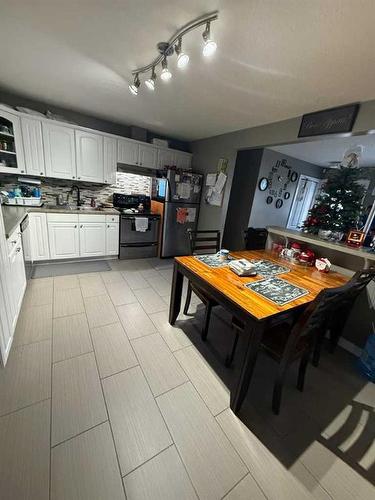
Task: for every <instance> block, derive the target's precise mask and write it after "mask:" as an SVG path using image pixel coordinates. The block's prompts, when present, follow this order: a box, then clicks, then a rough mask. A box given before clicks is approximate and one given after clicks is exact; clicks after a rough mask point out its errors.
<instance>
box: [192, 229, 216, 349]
mask: <svg viewBox="0 0 375 500" xmlns="http://www.w3.org/2000/svg"><path fill="white" fill-rule="evenodd" d="M187 234H188V237H189V243H190V252H191V254H192V255H202V254H207V253H212V254H214V253H217V252H218V251H219V250H220V231H218V230H208V231H202V230H200V231H193V230H191V229H188V230H187ZM192 292H194V293H195V295H197V297H199V299H200V300H201V301H202V302H203V304H204V306H205V312H204V321H203V327H202V332H201V337H202V340H206V339H207V333H208V328H209V326H210V318H211V311H212V308H213V307H215V306H217V305H218V304H217V302H216V300H215V299H214V298H213V297H210V296H209V295H208V294H207V292H205V291H204V290H202V289H201V288H200V287H199V286H197V285H196V284H192V283H191V282H190V281H189V283H188V288H187V293H186V302H185V307H184V314H188V311H189V306H190V302H191V294H192Z"/></svg>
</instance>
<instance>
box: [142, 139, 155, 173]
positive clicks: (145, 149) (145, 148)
mask: <svg viewBox="0 0 375 500" xmlns="http://www.w3.org/2000/svg"><path fill="white" fill-rule="evenodd" d="M139 166H140V167H146V168H157V166H158V148H157V147H155V146H152V145H151V144H140V145H139Z"/></svg>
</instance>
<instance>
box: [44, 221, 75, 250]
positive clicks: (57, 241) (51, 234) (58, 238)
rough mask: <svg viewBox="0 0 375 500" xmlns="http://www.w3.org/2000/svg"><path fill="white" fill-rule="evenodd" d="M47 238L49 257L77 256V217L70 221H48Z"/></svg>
mask: <svg viewBox="0 0 375 500" xmlns="http://www.w3.org/2000/svg"><path fill="white" fill-rule="evenodd" d="M48 238H49V248H50V255H51V259H74V258H76V257H79V255H80V254H79V228H78V217H77V220H76V221H72V222H55V221H51V222H50V221H48Z"/></svg>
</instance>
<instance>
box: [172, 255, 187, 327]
mask: <svg viewBox="0 0 375 500" xmlns="http://www.w3.org/2000/svg"><path fill="white" fill-rule="evenodd" d="M183 281H184V275H183V274H182V273H181V272H180V271H179V269H178V264H177V263H176V262H175V263H174V267H173V279H172V289H171V300H170V306H169V323H170V324H171V325H174V324H175V322H176V319H177V316H178V314H179V312H180V308H181V296H182V284H183Z"/></svg>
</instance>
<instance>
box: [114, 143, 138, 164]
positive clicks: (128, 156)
mask: <svg viewBox="0 0 375 500" xmlns="http://www.w3.org/2000/svg"><path fill="white" fill-rule="evenodd" d="M117 161H118V162H119V163H125V164H126V165H138V163H139V143H138V142H136V141H130V140H128V139H118V140H117Z"/></svg>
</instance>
